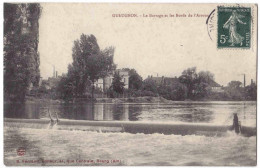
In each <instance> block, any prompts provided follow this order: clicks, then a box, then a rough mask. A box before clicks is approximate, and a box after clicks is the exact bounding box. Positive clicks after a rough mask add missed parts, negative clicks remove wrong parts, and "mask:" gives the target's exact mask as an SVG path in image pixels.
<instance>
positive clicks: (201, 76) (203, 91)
mask: <svg viewBox="0 0 260 168" xmlns="http://www.w3.org/2000/svg"><path fill="white" fill-rule="evenodd" d="M179 80H180V82H181V83H182V84H184V85H185V86H186V88H187V97H188V98H190V99H198V98H203V97H205V96H207V95H208V94H209V92H210V90H209V86H210V83H211V82H212V81H214V74H213V73H211V72H209V71H200V72H199V73H197V72H196V67H192V68H188V69H186V70H184V71H183V72H182V75H181V76H180V77H179Z"/></svg>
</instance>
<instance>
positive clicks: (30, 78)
mask: <svg viewBox="0 0 260 168" xmlns="http://www.w3.org/2000/svg"><path fill="white" fill-rule="evenodd" d="M40 14H41V7H40V4H38V3H28V4H8V3H5V4H4V93H5V98H7V99H8V100H11V101H20V102H23V101H24V100H25V95H26V92H27V90H28V87H29V85H30V84H31V83H32V84H33V85H34V86H38V83H39V79H40V71H39V65H40V58H39V53H38V41H39V38H38V36H39V22H38V20H39V18H40Z"/></svg>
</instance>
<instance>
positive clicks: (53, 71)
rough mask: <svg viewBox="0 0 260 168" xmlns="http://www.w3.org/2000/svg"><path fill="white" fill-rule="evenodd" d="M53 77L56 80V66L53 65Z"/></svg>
mask: <svg viewBox="0 0 260 168" xmlns="http://www.w3.org/2000/svg"><path fill="white" fill-rule="evenodd" d="M53 77H54V78H55V66H54V65H53Z"/></svg>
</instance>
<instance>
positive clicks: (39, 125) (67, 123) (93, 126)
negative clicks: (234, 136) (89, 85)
mask: <svg viewBox="0 0 260 168" xmlns="http://www.w3.org/2000/svg"><path fill="white" fill-rule="evenodd" d="M4 126H7V127H17V128H34V129H57V130H82V131H98V132H127V133H134V134H135V133H144V134H153V133H159V134H165V135H169V134H175V135H205V136H222V135H224V134H225V133H227V132H228V131H234V132H235V130H236V129H235V128H234V126H233V125H224V126H221V125H211V124H195V123H191V124H189V123H176V124H175V123H162V122H161V123H155V122H138V121H134V122H133V121H87V120H66V119H62V120H49V119H14V118H5V119H4ZM239 134H241V135H243V136H247V137H249V136H256V128H255V127H247V126H241V127H240V128H239Z"/></svg>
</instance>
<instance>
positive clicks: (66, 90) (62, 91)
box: [57, 76, 75, 101]
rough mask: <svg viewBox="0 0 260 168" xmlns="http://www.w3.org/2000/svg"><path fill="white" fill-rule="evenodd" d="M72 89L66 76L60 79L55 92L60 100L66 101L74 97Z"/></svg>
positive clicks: (70, 82)
mask: <svg viewBox="0 0 260 168" xmlns="http://www.w3.org/2000/svg"><path fill="white" fill-rule="evenodd" d="M74 87H75V86H74V85H73V81H72V80H71V78H68V77H67V76H66V77H62V78H61V80H60V81H59V84H58V86H57V92H58V94H59V96H60V97H61V98H62V99H64V100H66V101H68V100H71V99H72V98H73V96H74V89H75V88H74Z"/></svg>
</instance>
